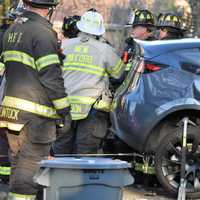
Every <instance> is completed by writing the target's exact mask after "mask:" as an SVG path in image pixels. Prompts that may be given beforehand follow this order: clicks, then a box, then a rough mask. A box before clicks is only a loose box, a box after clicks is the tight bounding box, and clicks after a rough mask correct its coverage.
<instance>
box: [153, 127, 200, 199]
mask: <svg viewBox="0 0 200 200" xmlns="http://www.w3.org/2000/svg"><path fill="white" fill-rule="evenodd" d="M169 130H170V131H169V133H168V134H167V135H166V136H165V137H164V138H163V139H161V140H160V143H159V145H158V147H157V150H156V155H155V170H156V176H157V178H158V180H159V182H160V183H161V185H162V186H163V187H164V188H165V189H166V190H167V191H168V192H170V193H171V194H173V195H177V192H178V188H179V184H180V172H181V157H182V156H181V150H182V128H180V127H174V128H173V129H171V128H170V129H169ZM165 131H166V130H165ZM187 133H188V135H187V153H186V179H187V180H186V193H187V197H189V198H199V197H200V129H199V127H194V126H188V131H187ZM163 134H166V133H163Z"/></svg>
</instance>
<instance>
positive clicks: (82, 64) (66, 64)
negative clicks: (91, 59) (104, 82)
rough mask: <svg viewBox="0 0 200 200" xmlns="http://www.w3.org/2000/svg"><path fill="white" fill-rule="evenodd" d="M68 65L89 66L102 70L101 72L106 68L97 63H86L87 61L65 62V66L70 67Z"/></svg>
mask: <svg viewBox="0 0 200 200" xmlns="http://www.w3.org/2000/svg"><path fill="white" fill-rule="evenodd" d="M68 66H70V67H71V66H77V67H79V66H81V67H87V68H90V69H95V70H98V71H101V72H104V71H105V69H104V68H102V67H99V66H97V65H91V64H85V63H79V62H65V63H64V67H68Z"/></svg>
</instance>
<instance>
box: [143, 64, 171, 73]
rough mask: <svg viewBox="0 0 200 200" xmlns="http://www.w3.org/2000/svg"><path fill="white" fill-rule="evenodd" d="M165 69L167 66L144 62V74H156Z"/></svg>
mask: <svg viewBox="0 0 200 200" xmlns="http://www.w3.org/2000/svg"><path fill="white" fill-rule="evenodd" d="M166 67H167V65H164V64H159V63H154V62H145V64H144V73H152V72H157V71H160V70H162V69H164V68H166Z"/></svg>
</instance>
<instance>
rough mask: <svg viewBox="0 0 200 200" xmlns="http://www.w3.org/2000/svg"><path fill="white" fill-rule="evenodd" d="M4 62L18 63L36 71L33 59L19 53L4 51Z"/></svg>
mask: <svg viewBox="0 0 200 200" xmlns="http://www.w3.org/2000/svg"><path fill="white" fill-rule="evenodd" d="M3 59H4V62H20V63H22V64H24V65H28V66H29V67H31V68H33V69H36V67H35V61H34V58H33V57H31V56H30V55H28V54H26V53H24V52H21V51H4V52H3Z"/></svg>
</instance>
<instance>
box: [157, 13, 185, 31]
mask: <svg viewBox="0 0 200 200" xmlns="http://www.w3.org/2000/svg"><path fill="white" fill-rule="evenodd" d="M157 27H158V28H166V29H167V30H169V31H172V32H173V31H184V28H183V22H182V19H181V18H180V17H179V16H178V15H175V14H172V13H166V14H160V15H159V17H158V24H157Z"/></svg>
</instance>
